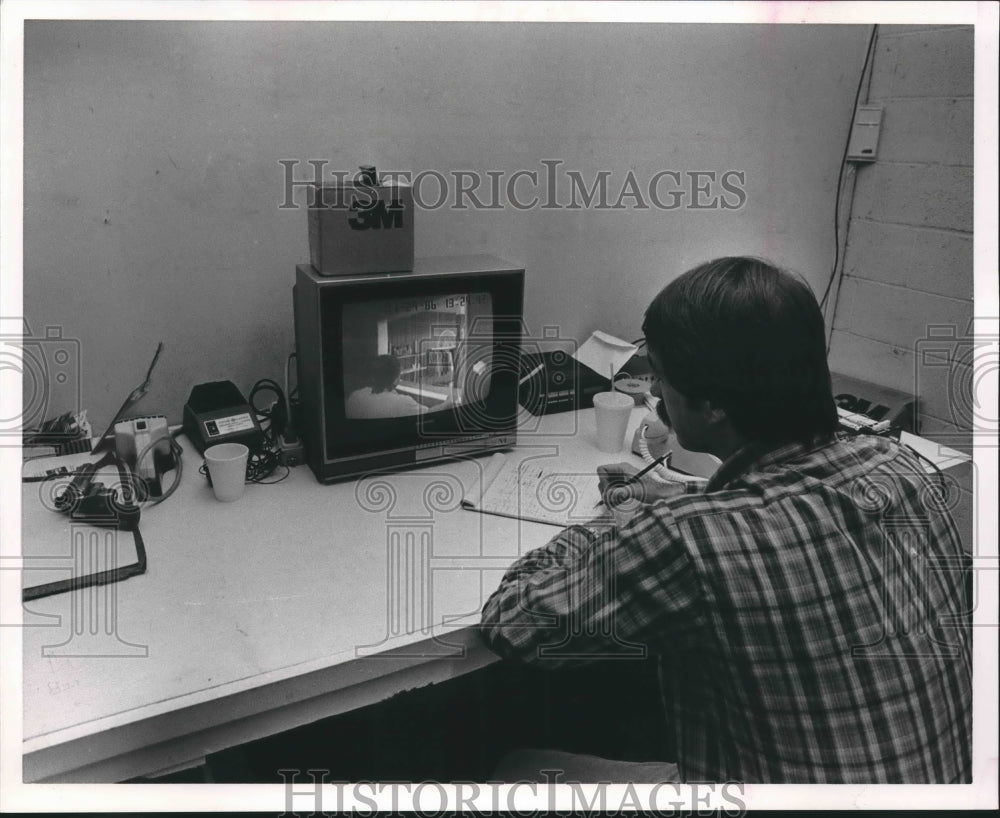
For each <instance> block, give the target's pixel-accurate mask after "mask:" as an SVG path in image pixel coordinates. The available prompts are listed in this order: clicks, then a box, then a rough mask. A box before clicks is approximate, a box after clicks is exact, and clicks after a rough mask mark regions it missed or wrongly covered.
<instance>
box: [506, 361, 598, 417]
mask: <svg viewBox="0 0 1000 818" xmlns="http://www.w3.org/2000/svg"><path fill="white" fill-rule="evenodd" d="M521 368H522V371H523V373H524V374H523V375H522V376H521V378H520V380H519V383H518V389H519V395H520V400H521V405H522V406H524V408H525V409H527V410H528V411H529V412H531V414H533V415H550V414H553V413H555V412H572V411H575V410H577V409H589V408H590V407H591V406H593V405H594V395H596V394H597V393H598V392H606V391H607V390H608V389H609V388H610V384H611V381H610V380H609V379H608V378H605V377H602V376H601V375H598V374H597V373H596V372H594V370H592V369H591V368H590V367H589V366H585V365H584V364H581V363H580V362H579V361H578V360H577V359H576V358H574V357H573V356H572V355H570V354H569V353H567V352H563V351H561V350H556V351H553V352H534V353H532V354H529V355H525V356H524V357H523V359H522V362H521Z"/></svg>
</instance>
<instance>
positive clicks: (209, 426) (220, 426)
mask: <svg viewBox="0 0 1000 818" xmlns="http://www.w3.org/2000/svg"><path fill="white" fill-rule="evenodd" d="M253 428H255V427H254V422H253V418H251V417H250V414H249V413H248V412H242V413H240V414H238V415H229V416H228V417H222V418H212V420H206V421H205V431H206V432H207V433H208V436H209V437H221V436H222V435H230V434H233V433H234V432H246V431H248V430H250V429H253Z"/></svg>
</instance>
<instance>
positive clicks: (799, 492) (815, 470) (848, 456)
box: [652, 435, 928, 523]
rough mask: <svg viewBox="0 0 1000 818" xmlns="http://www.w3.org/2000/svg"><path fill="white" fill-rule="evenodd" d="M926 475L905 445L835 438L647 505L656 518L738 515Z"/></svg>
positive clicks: (793, 449) (794, 449)
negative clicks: (875, 481)
mask: <svg viewBox="0 0 1000 818" xmlns="http://www.w3.org/2000/svg"><path fill="white" fill-rule="evenodd" d="M879 476H886V477H892V478H896V477H911V478H912V479H914V480H916V481H919V482H924V481H926V480H927V479H928V478H927V475H926V472H925V471H924V469H923V467H922V466H921V465H920V463H919V461H918V460H917V459H916V457H915V456H913V455H912V454H911V453H910V452H909V451H907V450H906V448H905V447H903V446H900V445H899V444H898V443H897V442H896V441H894V440H891V439H889V438H882V437H875V436H869V435H864V436H860V435H859V436H844V437H838V438H836V439H834V440H832V441H830V442H828V443H825V444H823V445H820V446H816V447H812V448H806V447H789V448H788V449H786V450H783V451H775V452H773V453H770V454H769V455H768V456H765V457H764V458H762V459H761V460H760V461H759V462H757V463H754V464H752V465H751V466H750V467H749V468H748V469H747V470H746V471H745V472H743V473H742V474H740V475H738V476H736V477H734V478H733V479H732V480H730V481H729V482H727V483H725V484H724V485H722V486H719V487H717V488H714V489H712V490H708V491H704V492H698V493H689V494H682V495H679V496H677V497H672V498H669V499H667V500H663V501H660V502H658V503H657V504H655V505H654V506H653V507H652V510H654V511H655V513H656V515H657V516H658V517H660V519H661V521H662V522H664V523H666V522H667V521H668V520H672V521H675V522H678V523H680V522H683V521H685V520H694V519H697V518H699V517H703V516H705V515H720V514H736V515H739V514H744V513H747V512H750V511H752V510H754V509H758V508H762V507H764V506H766V505H771V504H775V503H778V504H780V503H782V502H784V501H788V502H795V501H799V500H801V499H802V498H803V497H808V496H809V495H810V494H816V495H819V494H824V495H825V494H828V493H830V492H839V491H843V490H847V491H850V490H851V489H852V487H853V486H855V485H856V484H857V483H859V482H865V481H869V480H872V479H876V478H877V477H879Z"/></svg>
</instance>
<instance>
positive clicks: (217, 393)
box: [184, 381, 264, 454]
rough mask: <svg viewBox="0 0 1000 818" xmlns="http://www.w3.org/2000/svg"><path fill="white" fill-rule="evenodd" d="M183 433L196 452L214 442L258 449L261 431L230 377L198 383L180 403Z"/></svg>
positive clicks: (261, 441) (254, 415) (262, 439)
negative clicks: (182, 408) (224, 379)
mask: <svg viewBox="0 0 1000 818" xmlns="http://www.w3.org/2000/svg"><path fill="white" fill-rule="evenodd" d="M184 434H185V435H187V437H188V440H190V441H191V442H192V443H193V444H194V446H195V448H196V449H197V450H198V452H199V453H201V454H204V453H205V449H207V448H208V447H209V446H214V445H215V444H217V443H242V444H244V445H245V446H246V447H247V448H248V449H250V451H251V452H253V451H257V450H258V449H260V447H261V445H262V444H263V442H264V433H263V431H262V430H261V428H260V423H259V422H258V421H257V417H256V413H255V412H254V410H253V408H252V407H251V406H250V404H249V403H248V402H247V400H246V398H244V397H243V393H242V392H240V390H239V389H238V388H237V386H236V384H234V383H233V382H232V381H212V382H209V383H201V384H198V385H197V386H196V387H194V389H192V390H191V396H190V397H189V398H188V401H187V403H186V404H185V405H184Z"/></svg>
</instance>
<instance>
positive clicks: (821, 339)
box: [642, 257, 837, 444]
mask: <svg viewBox="0 0 1000 818" xmlns="http://www.w3.org/2000/svg"><path fill="white" fill-rule="evenodd" d="M642 330H643V333H644V334H645V336H646V341H647V343H648V344H649V346H650V347H651V348H652V350H653V351H654V352H655V353H656V356H657V358H658V359H659V360H660V364H661V367H662V370H663V376H664V377H665V378H666V380H667V382H668V383H669V384H670V385H671V386H672V387H673V388H674V389H676V390H677V391H678V392H680V393H681V394H682V395H684V396H685V397H687V398H688V399H692V400H704V399H708V400H710V401H712V402H713V403H714V404H715V405H717V406H719V407H720V408H722V409H724V410H725V412H726V415H727V417H728V418H729V421H730V422H731V423H732V425H733V428H735V429H736V431H738V432H739V433H740V434H742V435H743V436H744V437H746V438H748V439H749V440H753V441H761V442H769V443H785V442H791V441H799V442H802V443H807V444H808V443H812V442H815V441H819V440H823V439H827V438H829V437H830V436H832V435H833V433H834V432H835V431H836V429H837V409H836V406H835V404H834V401H833V392H832V389H831V386H830V370H829V367H828V365H827V362H826V337H825V332H824V326H823V314H822V313H821V312H820V309H819V305H818V304H817V303H816V298H815V296H814V295H813V293H812V290H811V289H810V288H809V286H808V285H807V284H806V283H805V282H804V281H802V280H801V279H800V278H798V277H796V276H793V275H792V274H791V273H788V272H785V271H784V270H780V269H778V268H777V267H775V266H773V265H772V264H769V263H768V262H766V261H762V260H761V259H756V258H747V257H729V258H720V259H716V260H715V261H709V262H707V263H705V264H702V265H700V266H698V267H695V268H694V269H693V270H689V271H688V272H686V273H684V275H682V276H680V277H679V278H677V279H675V280H674V281H672V282H671V283H670V284H668V285H667V286H666V287H664V289H663V290H662V291H661V292H660V294H659V295H657V296H656V298H654V299H653V302H652V303H651V304H650V305H649V307H648V309H647V310H646V316H645V320H644V321H643V325H642Z"/></svg>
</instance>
